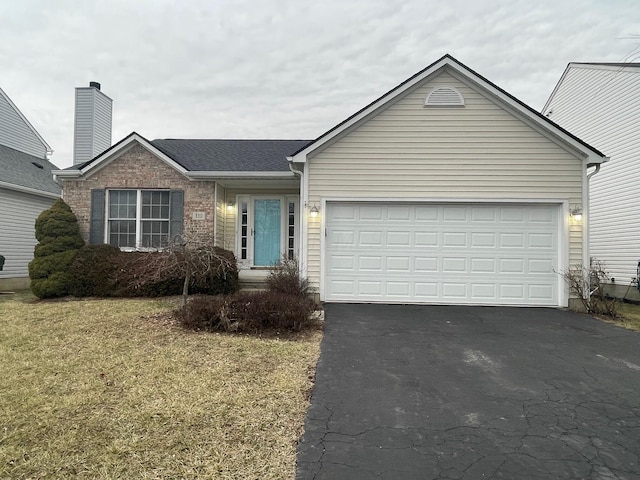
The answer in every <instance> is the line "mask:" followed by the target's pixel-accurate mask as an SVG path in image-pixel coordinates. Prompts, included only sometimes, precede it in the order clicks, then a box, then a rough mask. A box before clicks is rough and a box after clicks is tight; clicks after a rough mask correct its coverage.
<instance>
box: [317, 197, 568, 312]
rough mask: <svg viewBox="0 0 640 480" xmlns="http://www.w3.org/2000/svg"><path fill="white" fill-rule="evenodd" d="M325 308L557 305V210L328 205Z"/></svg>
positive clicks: (541, 207)
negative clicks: (384, 304) (358, 304)
mask: <svg viewBox="0 0 640 480" xmlns="http://www.w3.org/2000/svg"><path fill="white" fill-rule="evenodd" d="M326 212H327V216H326V238H325V244H324V245H325V246H324V248H325V251H324V257H323V258H324V260H323V261H324V299H325V300H327V301H345V302H347V301H352V302H396V303H405V302H406V303H411V302H414V303H450V304H486V305H552V306H557V305H558V304H559V288H560V285H561V282H560V275H558V274H557V273H555V272H556V271H558V270H560V268H559V263H558V262H559V253H558V252H559V233H558V232H559V228H558V225H559V220H560V213H559V206H558V205H537V204H534V205H532V204H525V205H520V204H517V205H516V204H472V205H471V204H464V205H461V204H380V203H351V202H350V203H345V202H342V203H331V202H329V203H327V208H326Z"/></svg>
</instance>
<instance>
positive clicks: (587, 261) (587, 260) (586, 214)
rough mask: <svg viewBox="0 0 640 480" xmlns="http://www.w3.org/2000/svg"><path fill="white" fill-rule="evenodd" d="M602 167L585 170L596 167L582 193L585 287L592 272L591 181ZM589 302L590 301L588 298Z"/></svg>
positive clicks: (587, 178)
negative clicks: (590, 228)
mask: <svg viewBox="0 0 640 480" xmlns="http://www.w3.org/2000/svg"><path fill="white" fill-rule="evenodd" d="M608 160H609V159H608V158H605V159H604V160H603V161H604V162H606V161H608ZM600 165H601V163H589V164H587V168H586V169H585V173H586V172H587V169H588V168H589V167H595V170H594V171H593V172H591V173H589V174H588V175H585V177H583V178H584V179H585V180H584V188H583V193H582V211H583V215H582V245H583V246H582V251H583V257H582V266H583V271H585V275H586V276H587V278H585V279H584V282H585V285H589V272H590V267H591V255H590V252H589V221H590V220H591V211H590V209H589V180H591V177H593V176H594V175H595V174H597V173H598V172H599V171H600ZM586 293H587V296H589V297H590V296H591V289H590V288H587V292H586ZM587 300H589V299H588V298H587Z"/></svg>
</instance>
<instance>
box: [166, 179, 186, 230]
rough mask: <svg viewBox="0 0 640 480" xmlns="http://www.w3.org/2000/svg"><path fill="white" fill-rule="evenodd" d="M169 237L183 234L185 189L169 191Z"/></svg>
mask: <svg viewBox="0 0 640 480" xmlns="http://www.w3.org/2000/svg"><path fill="white" fill-rule="evenodd" d="M169 197H170V198H169V238H170V239H171V240H173V239H174V238H175V237H176V236H177V235H182V229H183V225H184V190H171V191H170V192H169Z"/></svg>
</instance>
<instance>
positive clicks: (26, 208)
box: [0, 89, 60, 289]
mask: <svg viewBox="0 0 640 480" xmlns="http://www.w3.org/2000/svg"><path fill="white" fill-rule="evenodd" d="M52 152H53V151H52V150H51V147H50V146H49V145H48V144H47V142H45V141H44V139H43V138H42V137H41V136H40V134H39V133H38V132H37V131H36V130H35V128H33V126H32V125H31V123H29V121H28V120H27V119H26V118H25V116H24V115H23V114H22V113H21V112H20V110H19V109H18V107H16V106H15V105H14V103H13V102H12V101H11V99H10V98H9V97H8V96H7V94H6V93H5V92H4V91H3V90H2V89H0V255H2V256H4V257H5V258H6V260H5V264H4V268H3V270H2V271H0V289H13V288H24V287H27V286H28V285H29V271H28V268H27V267H28V264H29V262H30V261H31V259H32V258H33V248H34V246H35V245H36V243H37V242H36V239H35V230H34V224H35V220H36V218H37V216H38V215H39V214H40V213H41V212H42V211H43V210H45V209H47V208H49V207H50V206H51V204H52V203H53V202H54V201H55V200H56V199H57V198H59V197H60V187H59V186H58V185H57V184H56V183H55V182H54V180H53V176H52V174H51V171H52V170H55V169H56V168H57V167H56V166H55V165H53V164H52V163H51V162H49V160H47V155H50V154H51V153H52Z"/></svg>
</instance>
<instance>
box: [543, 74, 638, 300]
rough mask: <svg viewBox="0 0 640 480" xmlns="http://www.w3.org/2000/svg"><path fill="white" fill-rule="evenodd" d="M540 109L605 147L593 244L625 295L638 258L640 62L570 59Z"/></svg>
mask: <svg viewBox="0 0 640 480" xmlns="http://www.w3.org/2000/svg"><path fill="white" fill-rule="evenodd" d="M542 113H543V114H544V115H545V116H546V117H548V118H549V119H551V120H553V121H554V122H555V123H557V124H559V125H560V126H561V127H563V128H566V129H567V130H569V131H570V132H571V133H573V134H575V135H577V136H579V137H580V138H582V139H583V140H585V141H586V142H588V143H589V144H591V145H593V146H594V147H596V148H598V149H599V150H602V151H603V152H605V153H606V154H607V155H608V156H610V158H611V161H609V162H607V163H605V164H603V165H602V168H601V170H600V172H599V173H598V174H597V175H595V176H594V177H593V178H592V179H591V181H590V182H589V187H590V195H589V197H590V211H591V214H590V217H587V218H585V220H584V221H585V222H586V224H585V225H587V226H588V229H589V249H590V254H591V256H592V257H596V258H598V259H599V260H602V261H604V262H605V264H606V267H607V270H608V271H609V273H610V275H611V277H613V278H614V279H615V284H617V288H616V289H615V290H616V291H618V292H619V293H621V294H624V293H625V291H626V290H627V287H628V286H629V283H630V282H631V280H632V279H633V278H635V277H636V275H637V273H636V268H637V265H638V261H640V208H639V207H638V199H639V198H640V63H570V64H569V65H568V66H567V68H566V70H565V71H564V73H563V74H562V77H561V78H560V81H559V82H558V84H557V85H556V87H555V89H554V90H553V92H552V93H551V96H550V97H549V100H548V101H547V103H546V105H545V106H544V109H543V110H542Z"/></svg>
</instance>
